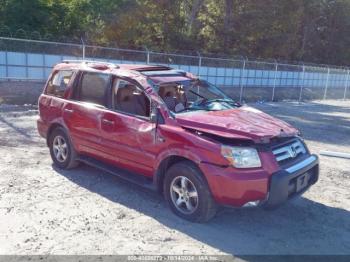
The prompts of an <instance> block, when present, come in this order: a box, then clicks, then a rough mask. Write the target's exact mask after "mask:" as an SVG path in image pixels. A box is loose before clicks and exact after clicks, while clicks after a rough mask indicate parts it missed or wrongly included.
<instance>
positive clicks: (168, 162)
mask: <svg viewBox="0 0 350 262" xmlns="http://www.w3.org/2000/svg"><path fill="white" fill-rule="evenodd" d="M184 161H186V162H189V163H191V164H192V165H194V166H195V167H196V168H197V169H198V170H199V171H200V174H201V176H202V177H203V178H204V179H205V181H206V182H207V179H206V177H205V175H204V174H203V172H202V171H201V169H200V168H199V165H198V163H196V162H195V161H194V160H192V159H190V158H187V157H184V156H180V155H170V156H167V157H165V158H164V159H163V160H162V161H161V162H160V163H159V165H158V168H157V171H156V172H155V186H156V188H157V190H158V192H159V193H162V192H163V183H164V178H165V174H166V171H167V170H168V169H169V168H170V167H171V166H173V165H175V164H177V163H179V162H184Z"/></svg>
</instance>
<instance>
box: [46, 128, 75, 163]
mask: <svg viewBox="0 0 350 262" xmlns="http://www.w3.org/2000/svg"><path fill="white" fill-rule="evenodd" d="M49 148H50V155H51V158H52V161H53V162H54V164H55V165H56V166H57V167H59V168H61V169H71V168H74V167H76V166H78V165H79V162H78V161H77V160H76V157H77V154H76V152H75V150H74V148H73V145H72V143H71V142H70V139H69V137H68V135H67V134H66V132H65V130H64V129H63V128H61V127H58V128H56V129H54V130H53V131H52V133H51V134H50V137H49Z"/></svg>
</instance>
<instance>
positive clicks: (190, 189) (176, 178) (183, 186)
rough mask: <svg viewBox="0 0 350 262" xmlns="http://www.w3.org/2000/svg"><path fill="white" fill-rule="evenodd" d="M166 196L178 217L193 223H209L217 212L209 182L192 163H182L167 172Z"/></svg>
mask: <svg viewBox="0 0 350 262" xmlns="http://www.w3.org/2000/svg"><path fill="white" fill-rule="evenodd" d="M164 196H165V199H166V200H167V202H168V204H169V206H170V208H171V210H172V211H173V212H174V213H175V214H176V215H178V216H179V217H181V218H184V219H186V220H188V221H191V222H197V223H203V222H207V221H209V220H210V219H212V218H213V217H214V216H215V214H216V211H217V205H216V203H215V201H214V199H213V197H212V195H211V192H210V190H209V186H208V183H207V181H206V180H205V178H204V176H203V175H202V173H201V171H200V170H199V169H198V167H197V166H195V165H194V164H193V163H192V162H190V161H181V162H179V163H176V164H174V165H173V166H171V167H170V168H169V169H168V170H167V172H166V174H165V179H164Z"/></svg>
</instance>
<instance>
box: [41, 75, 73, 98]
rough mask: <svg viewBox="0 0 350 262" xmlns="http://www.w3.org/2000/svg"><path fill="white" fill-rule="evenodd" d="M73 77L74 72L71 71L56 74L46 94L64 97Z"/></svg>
mask: <svg viewBox="0 0 350 262" xmlns="http://www.w3.org/2000/svg"><path fill="white" fill-rule="evenodd" d="M72 75H73V72H72V71H71V70H61V71H57V72H55V73H54V74H53V76H52V78H51V80H50V81H49V83H48V85H47V89H46V94H48V95H53V96H56V97H63V96H64V92H65V91H66V90H67V87H68V84H69V82H70V80H71V78H72Z"/></svg>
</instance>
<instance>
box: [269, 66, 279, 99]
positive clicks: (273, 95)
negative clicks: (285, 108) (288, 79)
mask: <svg viewBox="0 0 350 262" xmlns="http://www.w3.org/2000/svg"><path fill="white" fill-rule="evenodd" d="M277 69H278V63H277V62H275V74H274V77H273V89H272V98H271V101H272V102H273V100H274V99H275V89H276V79H277Z"/></svg>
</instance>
